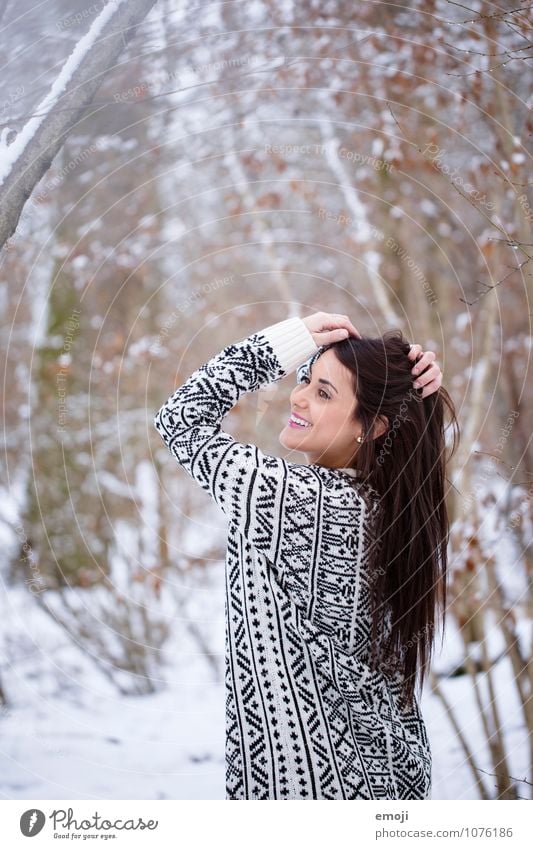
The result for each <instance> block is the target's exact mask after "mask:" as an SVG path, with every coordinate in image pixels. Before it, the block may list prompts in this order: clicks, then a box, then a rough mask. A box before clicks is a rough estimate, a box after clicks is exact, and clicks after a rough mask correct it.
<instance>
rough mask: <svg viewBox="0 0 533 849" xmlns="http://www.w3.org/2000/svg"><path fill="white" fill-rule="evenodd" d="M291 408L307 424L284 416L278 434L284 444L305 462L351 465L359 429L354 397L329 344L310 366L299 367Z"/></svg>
mask: <svg viewBox="0 0 533 849" xmlns="http://www.w3.org/2000/svg"><path fill="white" fill-rule="evenodd" d="M290 404H291V409H290V410H289V415H290V413H291V412H292V413H294V414H295V415H296V416H298V417H299V418H301V419H305V421H307V422H309V423H310V424H309V426H305V427H302V426H299V425H297V424H295V423H294V422H292V421H289V416H288V417H287V419H288V420H287V423H286V425H285V427H284V428H283V430H282V431H281V433H280V435H279V441H280V443H281V445H283V447H284V448H289V449H292V450H294V451H303V452H304V453H305V454H306V455H307V459H308V462H309V463H318V464H319V465H321V466H327V467H328V468H343V467H345V466H351V465H353V460H354V457H355V454H356V453H357V449H358V447H359V442H357V440H356V437H357V436H359V434H360V433H361V432H362V428H361V425H360V424H359V423H358V422H357V420H356V419H355V418H354V414H355V411H356V408H357V401H356V398H355V395H354V391H353V387H352V376H351V372H350V371H349V369H347V368H346V366H344V365H343V364H342V363H341V362H340V361H339V360H338V359H337V357H336V356H335V353H334V352H333V351H332V350H331V348H329V349H328V350H326V351H324V352H323V353H322V354H321V355H320V356H319V357H318V359H317V360H315V362H314V364H313V365H312V366H311V369H309V368H306V369H302V374H301V375H300V378H299V382H298V383H297V384H296V386H295V387H294V389H293V390H292V392H291V395H290Z"/></svg>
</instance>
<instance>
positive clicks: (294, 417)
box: [291, 413, 311, 427]
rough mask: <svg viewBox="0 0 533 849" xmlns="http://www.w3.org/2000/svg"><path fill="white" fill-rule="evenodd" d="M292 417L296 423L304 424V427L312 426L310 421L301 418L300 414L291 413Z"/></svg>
mask: <svg viewBox="0 0 533 849" xmlns="http://www.w3.org/2000/svg"><path fill="white" fill-rule="evenodd" d="M291 419H292V421H293V422H296V424H299V425H303V426H304V427H311V423H310V422H304V420H303V419H299V418H298V416H295V415H294V413H291Z"/></svg>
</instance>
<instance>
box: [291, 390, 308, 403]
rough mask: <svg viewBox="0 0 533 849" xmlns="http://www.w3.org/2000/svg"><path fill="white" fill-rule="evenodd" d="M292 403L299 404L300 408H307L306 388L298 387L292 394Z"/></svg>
mask: <svg viewBox="0 0 533 849" xmlns="http://www.w3.org/2000/svg"><path fill="white" fill-rule="evenodd" d="M291 403H297V404H298V406H303V407H306V406H307V399H306V397H305V387H304V386H297V387H296V388H295V389H293V391H292V392H291Z"/></svg>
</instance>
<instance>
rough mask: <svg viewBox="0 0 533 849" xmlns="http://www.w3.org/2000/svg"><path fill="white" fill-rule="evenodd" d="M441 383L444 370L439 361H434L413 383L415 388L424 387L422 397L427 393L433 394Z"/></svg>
mask: <svg viewBox="0 0 533 849" xmlns="http://www.w3.org/2000/svg"><path fill="white" fill-rule="evenodd" d="M441 384H442V372H441V370H440V368H439V366H438V365H437V363H432V365H431V366H430V367H429V368H428V369H427V370H426V371H425V372H424V374H422V375H420V377H417V378H416V380H415V381H414V383H413V386H414V388H415V389H418V388H419V387H422V388H423V392H422V398H425V397H426V396H427V395H431V394H432V393H433V392H436V391H437V389H438V388H439V386H440V385H441Z"/></svg>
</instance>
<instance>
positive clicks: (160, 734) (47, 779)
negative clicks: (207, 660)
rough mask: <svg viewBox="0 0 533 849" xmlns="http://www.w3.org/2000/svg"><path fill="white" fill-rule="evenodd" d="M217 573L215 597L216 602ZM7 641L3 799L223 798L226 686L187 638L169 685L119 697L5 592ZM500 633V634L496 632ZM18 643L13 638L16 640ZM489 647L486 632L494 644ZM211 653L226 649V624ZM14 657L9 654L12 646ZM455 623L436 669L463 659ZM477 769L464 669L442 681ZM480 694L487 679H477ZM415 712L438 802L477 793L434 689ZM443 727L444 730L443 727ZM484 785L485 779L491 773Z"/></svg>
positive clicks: (499, 672) (171, 654)
mask: <svg viewBox="0 0 533 849" xmlns="http://www.w3.org/2000/svg"><path fill="white" fill-rule="evenodd" d="M222 577H223V572H222V570H220V573H219V592H220V599H222V594H223V589H222ZM6 609H8V610H9V612H8V621H7V622H6V625H7V624H8V625H9V633H10V636H11V638H12V641H13V640H14V638H15V637H16V636H18V643H17V645H20V641H21V640H22V639H23V642H22V647H23V651H20V653H19V655H18V656H16V657H12V663H11V665H10V666H9V667H7V668H6V665H5V664H4V666H3V668H2V673H3V678H4V683H5V685H6V689H7V690H8V694H9V696H10V698H11V699H12V702H13V703H12V704H11V705H10V707H9V708H8V709H4V710H3V711H0V722H1V723H2V740H3V743H2V747H1V751H2V757H3V769H2V773H1V777H0V793H1V794H2V797H3V798H5V799H62V798H68V799H124V798H129V799H223V798H224V796H225V789H224V691H223V685H222V683H220V682H219V683H214V682H212V681H210V680H209V675H208V673H207V669H206V666H205V664H204V663H202V662H201V661H200V660H199V658H198V657H197V656H195V655H194V653H187V649H188V646H187V645H186V644H184V642H183V638H179V639H178V638H176V639H174V640H173V641H172V645H171V646H170V647H169V648H168V649H167V652H166V655H167V657H168V659H169V664H168V666H167V668H166V680H167V686H166V687H165V688H164V689H162V690H161V691H159V692H157V693H155V694H151V695H147V696H128V697H124V696H120V695H118V694H117V692H116V691H115V690H114V688H113V687H112V685H111V684H110V683H109V682H108V681H107V680H106V679H104V678H103V676H101V675H100V673H99V672H98V670H97V669H96V668H95V667H94V665H93V664H92V663H91V662H90V660H89V659H88V658H87V657H86V656H84V655H83V654H82V653H81V652H80V651H79V650H78V648H77V647H76V646H75V645H74V643H71V642H70V641H69V640H68V638H66V637H65V635H64V633H63V632H62V631H61V630H60V629H59V628H58V626H57V625H56V624H55V623H54V622H53V621H52V619H50V618H49V617H48V616H46V614H45V613H44V612H42V611H41V610H40V609H39V608H38V607H37V605H35V604H34V603H32V600H31V598H29V596H28V594H27V593H25V592H24V590H22V589H20V588H17V589H13V588H11V589H10V590H9V608H7V605H6ZM494 630H497V629H494ZM12 644H13V645H14V643H13V642H12ZM496 648H498V647H496V646H494V645H493V641H492V637H491V632H490V631H489V650H490V651H491V653H493V652H494V650H495V649H496ZM216 650H217V651H218V652H220V653H222V652H223V632H222V627H220V628H219V632H218V643H217V645H216ZM9 651H10V653H11V654H13V653H14V651H13V649H12V648H11V649H9ZM460 654H461V652H460V645H459V639H458V636H457V634H456V633H454V631H453V628H450V629H449V630H448V631H447V638H446V641H445V644H444V649H443V652H442V653H441V655H437V656H436V660H435V662H434V668H435V669H436V670H437V671H438V670H439V669H441V670H443V671H446V672H447V671H449V669H450V666H451V661H452V660H453V662H455V661H456V660H458V659H459V658H460ZM512 677H513V675H512V670H511V668H510V664H509V661H508V660H507V659H506V658H505V659H501V660H500V661H499V662H498V663H497V664H496V667H495V669H494V681H495V689H496V692H497V694H498V700H499V701H498V707H499V708H500V712H501V715H502V716H503V717H505V725H506V732H505V736H506V742H507V749H508V752H509V760H510V766H511V771H512V774H513V775H517V776H521V775H525V774H527V751H528V748H527V745H526V743H527V740H526V735H525V732H524V730H523V723H522V718H521V713H520V706H519V704H518V702H517V698H516V688H515V687H514V686H513V685H512ZM440 683H441V686H442V687H443V689H444V690H445V693H446V695H447V697H448V699H449V700H450V701H451V702H452V704H453V705H454V708H455V709H456V711H457V714H458V716H459V717H460V719H461V723H462V728H463V731H464V732H465V734H466V736H467V739H468V742H469V745H470V747H471V748H472V750H473V751H474V753H475V756H476V759H477V761H478V762H479V766H480V767H481V768H482V769H485V770H487V771H488V772H492V769H491V765H490V762H489V760H488V758H487V756H486V754H485V753H486V744H485V742H484V737H483V729H482V727H481V722H480V719H479V711H478V709H477V706H476V704H475V701H474V695H473V691H472V687H471V685H470V683H469V681H468V680H467V676H457V677H455V678H449V679H447V680H446V681H441V682H440ZM478 683H479V685H480V688H481V692H482V693H483V694H484V695H485V696H486V695H487V693H486V683H487V682H486V680H485V677H484V676H483V675H480V676H478ZM421 709H422V713H423V715H424V718H425V720H426V724H427V728H428V734H429V737H430V741H431V746H432V751H433V762H434V766H433V794H432V798H433V799H475V798H478V794H477V790H476V787H475V785H474V782H473V780H472V777H471V775H470V772H469V770H468V768H467V767H466V765H465V759H464V755H463V752H462V750H461V748H460V746H459V743H458V741H457V740H456V738H455V734H454V733H453V729H452V727H451V725H450V723H449V719H448V717H447V715H446V713H445V711H444V708H443V706H442V704H441V702H440V700H439V699H438V698H437V697H436V696H435V695H434V694H433V693H432V692H431V690H430V688H429V685H427V686H426V688H425V689H424V691H423V694H422V698H421ZM443 729H446V730H447V731H448V733H443ZM487 782H488V784H490V779H489V778H487Z"/></svg>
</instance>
